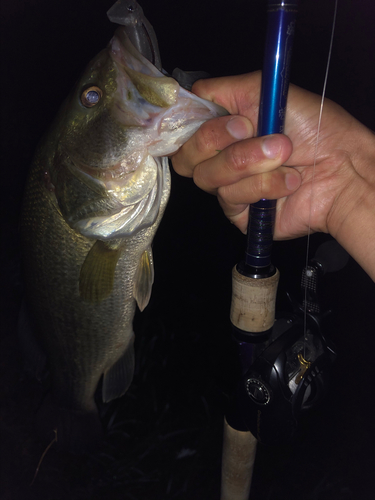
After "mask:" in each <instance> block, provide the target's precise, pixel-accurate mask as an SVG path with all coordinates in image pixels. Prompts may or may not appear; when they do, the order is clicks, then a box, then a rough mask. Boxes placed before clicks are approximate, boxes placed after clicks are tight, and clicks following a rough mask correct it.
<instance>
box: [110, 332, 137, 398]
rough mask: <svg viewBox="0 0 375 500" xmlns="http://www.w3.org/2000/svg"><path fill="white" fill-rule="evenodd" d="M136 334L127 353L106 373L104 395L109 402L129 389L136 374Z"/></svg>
mask: <svg viewBox="0 0 375 500" xmlns="http://www.w3.org/2000/svg"><path fill="white" fill-rule="evenodd" d="M134 365H135V361H134V334H133V335H132V337H131V339H130V341H129V344H128V346H127V348H126V351H125V353H124V354H123V355H122V356H121V358H120V359H119V360H118V361H117V362H116V363H115V364H114V365H113V366H112V367H111V368H110V369H109V370H107V371H106V372H105V373H104V378H103V389H102V397H103V402H104V403H108V402H109V401H112V399H116V398H119V397H121V396H122V395H123V394H125V392H126V391H127V390H128V389H129V386H130V384H131V383H132V380H133V375H134Z"/></svg>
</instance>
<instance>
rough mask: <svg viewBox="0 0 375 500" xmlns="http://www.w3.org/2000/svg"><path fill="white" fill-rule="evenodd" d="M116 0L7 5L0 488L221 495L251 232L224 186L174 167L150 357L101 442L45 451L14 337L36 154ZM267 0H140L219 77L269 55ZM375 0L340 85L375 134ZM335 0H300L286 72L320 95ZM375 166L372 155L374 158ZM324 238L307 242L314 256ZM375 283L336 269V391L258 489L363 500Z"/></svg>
mask: <svg viewBox="0 0 375 500" xmlns="http://www.w3.org/2000/svg"><path fill="white" fill-rule="evenodd" d="M112 3H113V0H107V1H104V0H103V1H99V0H95V1H92V0H91V1H89V0H82V1H79V2H78V1H77V0H64V1H55V2H51V1H49V0H29V1H26V0H24V1H20V0H17V1H15V0H12V1H11V0H2V2H1V8H2V13H1V22H2V26H1V36H2V41H1V80H0V81H1V114H2V131H1V140H2V161H1V169H2V170H1V195H0V199H1V202H2V203H1V216H2V220H1V234H2V242H1V250H2V259H1V263H2V278H1V284H2V287H1V291H2V294H3V298H2V301H1V306H2V309H3V310H2V315H1V318H2V327H1V353H0V354H1V362H0V368H1V386H0V391H1V392H0V395H1V403H2V407H1V413H0V418H1V434H2V435H1V465H2V467H1V472H2V478H1V486H0V488H1V489H0V498H1V499H2V500H3V499H4V500H34V499H35V500H36V499H38V500H39V499H43V500H44V499H46V500H47V499H48V500H65V499H93V500H101V499H104V498H105V499H111V500H115V499H121V500H128V499H129V500H133V499H142V500H148V499H152V500H162V499H163V500H164V499H169V498H171V499H178V500H185V499H186V500H187V499H206V500H208V499H217V498H219V482H220V454H221V433H222V415H223V411H224V407H225V402H226V397H225V394H226V389H227V383H226V380H227V378H228V377H227V376H228V373H229V372H230V369H229V367H228V363H227V362H226V353H227V352H228V349H229V346H230V342H229V337H230V326H229V320H228V314H229V305H230V294H231V290H230V287H231V285H230V273H231V268H232V266H233V265H234V264H235V263H236V262H237V261H238V260H239V259H240V258H241V254H242V251H243V246H244V241H243V237H242V236H241V235H240V234H239V232H238V231H237V230H236V229H235V228H234V227H232V226H231V225H230V224H229V223H228V222H227V220H226V219H225V217H224V216H223V215H222V213H221V211H220V208H219V206H218V204H217V202H216V199H215V198H214V197H211V196H209V195H207V194H205V193H203V192H200V191H199V190H198V188H196V187H195V186H194V184H193V183H192V181H191V180H189V179H182V178H179V177H177V176H176V175H173V186H172V195H171V200H170V204H169V206H168V210H167V213H166V215H165V217H164V219H163V222H162V225H161V227H160V229H159V232H158V234H157V237H156V239H155V243H154V255H155V264H156V281H155V285H154V291H153V296H152V300H151V303H150V305H149V306H148V307H147V309H146V310H145V312H144V313H143V314H142V315H137V317H136V320H135V331H136V334H137V341H136V342H137V344H136V348H137V370H136V376H135V380H134V383H133V385H132V387H131V389H130V390H129V392H128V394H127V395H126V396H125V397H123V398H121V400H119V401H116V402H113V403H111V404H110V405H107V406H103V405H101V407H100V409H101V413H102V416H103V425H104V426H105V428H106V429H107V438H106V443H105V447H104V449H103V451H102V452H101V453H100V454H96V455H88V456H84V457H75V456H70V455H64V454H57V452H56V451H55V450H54V449H51V450H50V451H49V452H48V453H47V454H46V456H45V458H44V460H43V462H42V464H41V466H40V471H39V474H38V476H37V478H36V479H35V482H34V483H33V485H32V486H30V483H31V482H32V479H33V476H34V473H35V471H36V468H37V465H38V462H39V459H40V458H41V456H42V454H43V451H44V446H43V445H41V444H40V442H39V441H38V439H37V437H36V435H35V431H34V428H33V417H34V414H35V411H36V409H37V408H38V406H39V404H40V402H41V400H42V398H43V394H44V392H45V388H44V387H43V385H41V384H39V383H38V382H36V381H34V380H32V379H30V378H29V377H28V375H27V374H26V373H25V372H24V370H23V362H22V359H21V357H20V354H19V351H18V347H17V340H16V321H17V314H18V308H19V304H20V301H21V297H22V277H21V271H20V258H19V253H20V252H19V240H18V229H17V224H18V216H19V210H20V204H21V199H22V192H23V188H24V184H25V181H26V174H27V170H28V167H29V165H30V162H31V159H32V155H33V151H34V149H35V146H36V144H37V142H38V140H39V139H40V137H41V135H42V134H43V132H44V131H45V130H46V129H47V128H48V125H49V123H50V122H51V120H52V119H53V117H54V115H55V114H56V111H57V109H58V107H59V105H60V104H61V102H62V100H63V99H64V98H65V96H66V95H67V93H68V92H69V90H70V88H71V87H72V86H73V85H74V82H75V80H76V79H77V77H78V75H79V74H80V72H81V71H82V70H83V69H84V66H85V64H86V63H87V62H88V61H89V60H90V58H92V57H93V56H94V55H95V54H96V53H97V52H99V50H101V49H102V48H103V47H104V46H105V45H106V43H107V42H108V40H109V39H110V37H111V35H112V33H113V31H114V26H113V25H112V24H111V23H110V22H109V21H107V18H106V14H105V13H106V11H107V10H108V8H109V7H110V6H111V5H112ZM264 4H265V2H263V1H260V0H253V1H241V0H232V1H230V2H225V3H223V2H220V3H219V2H208V1H207V2H203V1H195V0H194V1H190V2H178V1H174V2H172V1H171V0H158V1H157V2H156V1H154V2H152V1H151V0H148V1H147V0H143V2H142V6H143V8H144V11H145V13H146V15H147V17H148V19H149V20H150V21H151V23H152V24H153V26H154V28H155V30H156V32H157V36H158V39H159V45H160V51H161V55H162V62H163V66H164V68H165V69H167V70H168V71H172V69H173V68H174V67H176V66H178V67H180V68H183V69H186V70H201V69H203V70H205V71H208V72H210V73H211V74H212V75H213V76H220V75H230V74H238V73H245V72H248V71H252V70H255V69H259V68H260V67H261V64H262V55H263V45H264V36H265V20H266V16H265V5H264ZM374 10H375V8H374V6H373V3H372V1H370V0H365V1H362V2H357V1H354V0H353V1H349V0H341V1H340V2H339V11H338V16H337V27H336V33H335V39H334V46H333V53H332V61H331V68H330V75H329V79H328V86H327V97H329V98H331V99H334V100H335V101H337V102H338V103H339V104H341V105H342V106H343V107H345V108H346V109H347V110H348V111H349V112H351V113H352V114H353V115H354V116H356V117H357V118H358V119H359V120H361V121H362V122H364V123H365V124H366V125H367V126H368V127H370V128H372V129H373V130H374V129H375V105H374V102H375V97H374V91H375V65H374V56H373V54H374V49H375V35H374V28H373V19H374ZM332 18H333V2H332V1H331V0H329V1H327V0H318V1H311V0H309V1H306V0H303V1H301V2H300V9H299V15H298V21H297V32H296V39H295V46H294V56H293V67H292V76H291V80H292V82H293V83H296V84H298V85H301V86H303V87H305V88H307V89H309V90H312V91H314V92H317V93H321V90H322V87H323V78H324V72H325V66H326V60H327V55H328V44H329V39H330V34H331V25H332ZM374 168H375V166H374ZM326 238H327V237H326V236H324V235H314V236H313V237H312V238H311V253H312V254H313V253H314V252H315V250H316V248H317V247H318V246H319V244H320V243H321V241H323V240H325V239H326ZM305 254H306V239H305V238H301V239H299V240H295V241H292V242H278V243H276V244H275V251H274V262H275V264H276V265H277V266H278V268H279V269H280V272H281V283H280V287H279V289H280V295H282V294H283V293H284V292H285V290H289V291H290V292H291V293H292V294H293V293H294V294H297V293H298V286H299V279H300V272H301V270H302V268H303V266H304V262H305V258H306V257H305ZM374 299H375V287H374V284H373V282H372V281H371V280H370V279H369V278H368V276H367V275H366V274H365V273H364V272H363V271H362V270H361V269H360V268H359V266H358V265H357V264H356V263H355V262H354V261H353V260H350V262H349V263H348V265H347V266H346V267H345V268H344V269H343V270H341V271H339V272H337V273H335V274H331V275H328V276H326V278H325V281H324V283H323V301H324V303H325V304H327V306H329V307H331V308H332V310H333V312H332V314H331V317H330V320H329V322H327V330H328V333H329V334H330V336H331V338H332V339H333V340H334V342H335V344H336V346H337V349H338V351H339V354H340V356H339V358H338V361H337V363H336V365H335V371H334V374H333V380H332V388H331V391H330V393H329V396H328V397H327V398H326V400H325V401H324V404H323V405H322V406H320V407H319V408H316V409H315V410H313V411H312V412H311V413H310V414H309V415H307V416H306V417H304V419H303V420H302V422H301V426H300V429H299V432H298V434H297V436H296V438H295V440H294V441H293V442H292V443H291V444H290V446H285V447H279V448H264V447H260V448H259V449H258V455H257V461H256V466H255V472H254V480H253V490H252V493H251V499H252V500H257V499H267V500H276V499H288V500H294V499H309V500H325V499H330V500H339V499H340V500H341V499H344V500H349V499H350V500H357V499H358V500H366V499H370V498H372V495H371V493H372V491H371V489H370V487H371V485H372V484H373V479H372V475H373V470H374V460H373V458H372V448H373V446H372V444H373V437H372V435H373V432H374V424H373V421H374V417H375V412H374V406H373V384H374V361H373V351H374V347H375V345H374V332H375V328H374V319H375V315H374V304H375V302H374Z"/></svg>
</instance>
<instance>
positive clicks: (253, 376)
mask: <svg viewBox="0 0 375 500" xmlns="http://www.w3.org/2000/svg"><path fill="white" fill-rule="evenodd" d="M296 13H297V0H290V1H282V0H268V11H267V35H266V46H265V56H264V63H263V72H262V86H261V96H260V106H259V119H258V131H257V135H258V136H264V135H270V134H275V133H283V131H284V122H285V112H286V103H287V95H288V87H289V75H290V63H291V52H292V44H293V37H294V31H295V22H296V21H295V19H296ZM275 215H276V200H267V199H261V200H260V201H259V202H257V203H254V204H252V205H250V208H249V223H248V231H247V244H246V250H245V258H244V259H243V261H241V262H240V263H239V264H237V265H236V266H235V267H234V269H233V273H232V303H231V312H230V319H231V323H232V337H233V340H234V343H235V346H236V351H237V362H238V367H239V368H238V372H239V373H238V381H237V384H236V388H235V390H234V391H233V396H232V400H231V404H230V407H229V409H228V411H227V412H226V415H225V421H224V438H223V458H222V484H221V500H234V499H236V500H247V499H248V497H249V492H250V486H251V478H252V472H253V466H254V461H255V454H256V446H257V442H258V441H259V442H261V443H263V444H282V443H286V442H288V441H289V440H290V439H291V437H292V436H293V434H294V432H295V430H296V428H297V424H298V419H299V417H300V415H301V413H302V412H303V411H305V410H307V409H310V408H311V407H313V406H315V404H316V403H317V401H319V400H320V399H321V397H322V395H323V394H324V392H325V389H326V386H327V376H328V372H329V368H330V366H331V364H332V363H333V361H334V359H335V357H336V354H335V351H334V349H333V347H332V346H331V345H330V344H329V343H328V342H327V340H326V339H325V337H324V336H323V334H322V331H321V322H322V318H323V316H324V313H323V312H322V311H321V308H320V300H319V295H318V288H319V287H318V282H319V281H320V279H321V276H322V275H324V274H325V272H329V271H336V270H338V269H341V267H343V266H344V265H345V264H346V262H347V260H348V255H347V253H346V252H345V251H344V250H343V249H342V248H341V247H340V246H339V245H338V244H337V243H336V242H335V241H331V242H328V243H327V244H326V245H323V247H322V248H321V249H320V250H319V251H318V252H317V254H316V255H315V257H314V258H313V259H311V261H310V262H308V263H307V265H306V267H305V269H304V270H303V272H302V282H301V288H302V292H303V295H304V300H303V302H302V304H300V303H298V302H297V301H295V300H294V301H291V311H288V312H282V313H278V314H277V317H276V315H275V310H276V307H275V306H276V293H277V287H278V282H279V271H278V270H277V269H276V268H275V267H274V265H273V264H272V262H271V256H272V242H273V233H274V224H275ZM275 318H276V319H275Z"/></svg>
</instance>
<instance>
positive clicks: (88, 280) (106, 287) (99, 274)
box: [79, 240, 121, 302]
mask: <svg viewBox="0 0 375 500" xmlns="http://www.w3.org/2000/svg"><path fill="white" fill-rule="evenodd" d="M120 255H121V249H120V248H117V249H112V248H109V247H108V246H107V245H106V244H105V243H104V242H103V241H100V240H98V241H96V242H95V244H94V245H93V247H92V248H91V250H90V251H89V253H88V254H87V257H86V259H85V261H84V263H83V265H82V268H81V273H80V276H79V293H80V295H81V297H82V298H83V299H84V300H86V301H87V302H100V301H102V300H104V299H106V298H107V297H109V296H110V294H111V292H112V289H113V281H114V277H115V269H116V264H117V261H118V259H119V257H120Z"/></svg>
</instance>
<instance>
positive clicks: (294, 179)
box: [285, 174, 301, 191]
mask: <svg viewBox="0 0 375 500" xmlns="http://www.w3.org/2000/svg"><path fill="white" fill-rule="evenodd" d="M300 184H301V178H300V176H299V175H296V174H286V176H285V185H286V187H287V188H288V189H289V191H295V190H296V189H297V188H298V187H299V185H300Z"/></svg>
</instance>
